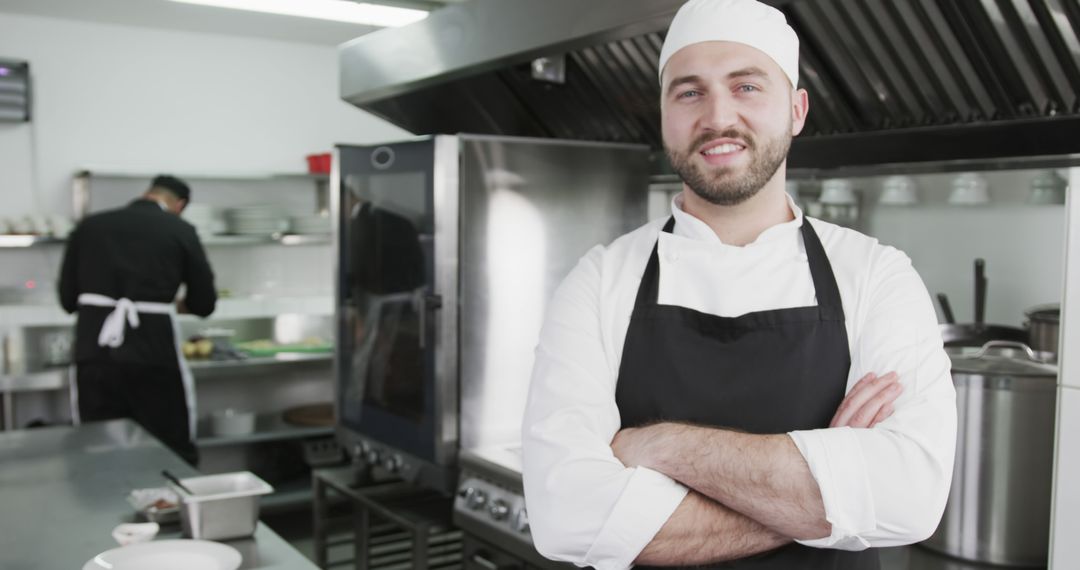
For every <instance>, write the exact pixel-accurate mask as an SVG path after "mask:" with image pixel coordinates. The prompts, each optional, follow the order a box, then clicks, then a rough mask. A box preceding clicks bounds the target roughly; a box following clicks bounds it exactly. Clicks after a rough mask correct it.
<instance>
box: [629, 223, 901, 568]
mask: <svg viewBox="0 0 1080 570" xmlns="http://www.w3.org/2000/svg"><path fill="white" fill-rule="evenodd" d="M674 225H675V219H674V218H672V219H670V220H669V221H668V223H667V224H666V225H665V226H664V230H663V231H665V232H669V233H670V232H671V230H672V229H673V228H674ZM801 233H802V239H803V243H804V244H805V248H806V256H807V262H808V263H809V265H810V273H811V276H812V277H813V282H814V288H815V290H816V293H817V302H818V304H817V306H812V307H798V308H793V309H776V310H769V311H758V312H753V313H747V314H745V315H742V316H739V317H719V316H716V315H710V314H707V313H702V312H700V311H695V310H693V309H689V308H685V307H677V306H672V305H660V304H658V303H657V295H658V290H659V280H660V261H659V256H658V254H657V247H656V246H654V247H653V251H652V255H651V256H650V258H649V262H648V265H647V266H646V268H645V273H644V275H643V276H642V279H641V285H640V286H639V289H638V295H637V301H636V302H635V304H634V311H633V313H632V315H631V318H630V326H629V328H628V330H627V333H626V343H625V345H624V347H623V356H622V362H621V364H620V366H619V378H618V385H617V387H616V391H615V397H616V402H617V404H618V407H619V413H620V415H621V417H622V427H624V428H628V427H636V426H641V425H645V424H649V423H655V422H660V421H673V422H687V423H693V424H698V425H706V426H715V427H723V428H730V429H733V430H739V431H743V432H748V433H755V434H781V433H787V432H790V431H794V430H808V429H817V428H825V427H828V425H829V421H830V420H831V419H832V416H833V414H834V413H835V412H836V409H837V407H839V405H840V402H841V401H843V399H844V394H845V392H846V388H847V378H848V370H849V368H850V366H851V357H850V354H849V348H848V339H847V331H846V329H845V327H844V310H843V307H842V306H841V302H840V291H839V289H838V288H837V286H836V279H835V277H834V276H833V272H832V268H831V266H830V265H829V260H828V257H827V256H826V255H825V250H824V248H823V247H822V245H821V241H820V240H819V239H818V236H817V234H816V233H815V232H814V229H813V227H811V225H810V222H809V220H805V219H804V220H803V224H802V230H801ZM738 278H739V277H738V276H737V275H734V276H732V279H738ZM716 540H725V537H723V536H717V537H716ZM706 567H707V568H737V569H740V570H744V569H746V570H750V569H752V570H796V569H798V570H824V569H837V570H839V569H844V570H876V569H877V568H879V562H878V555H877V552H876V551H874V550H866V551H862V552H849V551H841V550H832V549H818V548H810V547H807V546H802V545H800V544H797V543H792V544H788V545H786V546H783V547H781V548H778V549H776V550H772V551H769V552H765V553H761V554H758V555H755V556H751V557H748V558H743V559H740V560H735V561H730V562H726V563H718V564H714V565H710V566H706ZM638 568H644V567H642V566H638ZM697 568H703V567H701V566H698V567H697Z"/></svg>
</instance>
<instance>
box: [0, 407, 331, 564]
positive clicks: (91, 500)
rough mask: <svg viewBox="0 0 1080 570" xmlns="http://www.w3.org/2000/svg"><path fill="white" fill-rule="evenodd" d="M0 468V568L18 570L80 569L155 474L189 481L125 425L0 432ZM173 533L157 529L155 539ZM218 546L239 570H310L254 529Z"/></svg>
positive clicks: (127, 518) (158, 448)
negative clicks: (226, 548)
mask: <svg viewBox="0 0 1080 570" xmlns="http://www.w3.org/2000/svg"><path fill="white" fill-rule="evenodd" d="M0 464H2V465H3V466H4V467H3V469H0V504H2V505H4V508H3V510H2V511H0V528H3V529H4V532H2V533H0V566H2V567H4V568H12V569H14V568H18V569H20V570H55V569H57V568H81V567H82V565H83V564H84V563H85V562H86V561H88V560H89V559H91V558H93V557H94V555H96V554H98V553H100V552H103V551H105V550H108V549H111V548H115V547H116V546H117V544H116V541H115V540H113V538H112V537H111V536H110V532H111V531H112V529H113V528H114V527H115V526H116V525H118V524H120V523H123V522H131V521H132V520H133V516H134V514H135V513H134V510H133V509H132V508H131V506H130V505H129V504H128V503H127V501H126V500H125V497H126V496H127V494H128V493H129V492H130V491H131V490H132V489H137V488H147V487H157V486H161V484H162V483H163V479H162V477H161V475H160V474H159V472H160V470H161V469H169V470H171V471H173V472H175V473H177V474H178V475H181V476H185V475H195V474H196V472H195V471H193V470H192V469H191V467H189V466H188V465H187V464H186V463H184V462H183V461H182V460H180V458H179V457H177V456H175V455H173V454H172V453H171V452H170V451H168V449H166V448H165V447H164V446H163V445H161V443H159V442H158V441H157V440H155V439H154V438H153V437H151V436H150V435H149V434H148V433H147V432H145V431H143V430H142V429H141V428H139V427H138V426H137V425H136V424H134V423H133V422H130V421H128V420H115V421H109V422H101V423H93V424H85V425H83V426H80V427H76V428H71V427H55V428H43V429H35V430H28V431H15V432H6V433H0ZM28 513H33V521H34V524H27V521H28V520H29V519H27V516H28ZM179 532H180V531H179V528H176V527H173V528H169V527H165V528H164V529H163V530H162V533H160V534H159V535H158V537H157V538H158V539H164V538H177V537H178V536H179ZM226 544H229V545H230V546H233V547H235V548H236V549H237V550H239V551H240V553H241V554H242V555H243V558H244V561H243V564H242V566H241V568H243V569H267V570H269V569H274V570H285V569H289V570H293V569H295V570H314V569H315V566H314V565H312V564H311V563H310V562H309V561H308V560H307V559H306V558H304V556H303V555H301V554H300V553H299V552H297V551H296V550H295V549H294V548H293V547H292V546H290V545H289V544H288V543H287V542H285V541H284V540H282V539H281V537H280V536H278V535H277V534H275V533H274V532H273V531H272V530H270V529H269V528H267V527H266V526H264V525H263V524H261V523H260V524H259V525H258V526H257V528H256V530H255V535H254V536H253V537H252V538H248V539H244V540H236V541H230V542H227V543H226Z"/></svg>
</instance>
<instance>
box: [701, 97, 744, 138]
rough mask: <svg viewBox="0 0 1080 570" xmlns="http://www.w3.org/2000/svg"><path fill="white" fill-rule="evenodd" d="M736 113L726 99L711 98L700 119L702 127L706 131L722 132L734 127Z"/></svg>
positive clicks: (736, 120)
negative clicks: (706, 129)
mask: <svg viewBox="0 0 1080 570" xmlns="http://www.w3.org/2000/svg"><path fill="white" fill-rule="evenodd" d="M738 116H739V114H738V112H736V110H735V105H733V104H732V101H731V100H730V98H728V97H723V96H712V97H710V98H709V101H708V104H707V105H706V109H705V114H704V116H702V118H701V123H702V126H703V127H705V128H708V129H713V130H717V131H722V130H724V129H727V128H729V127H732V126H734V125H735V124H736V123H737V122H738Z"/></svg>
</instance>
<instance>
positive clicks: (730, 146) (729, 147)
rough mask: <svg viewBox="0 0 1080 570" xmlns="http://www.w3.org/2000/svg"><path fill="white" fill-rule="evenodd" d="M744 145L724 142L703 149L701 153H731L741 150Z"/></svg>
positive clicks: (717, 154)
mask: <svg viewBox="0 0 1080 570" xmlns="http://www.w3.org/2000/svg"><path fill="white" fill-rule="evenodd" d="M745 149H746V147H745V146H743V145H741V144H734V143H725V144H721V145H716V146H714V147H712V148H710V149H708V150H704V151H702V152H701V154H703V155H705V156H721V155H725V154H733V153H736V152H739V151H741V150H745Z"/></svg>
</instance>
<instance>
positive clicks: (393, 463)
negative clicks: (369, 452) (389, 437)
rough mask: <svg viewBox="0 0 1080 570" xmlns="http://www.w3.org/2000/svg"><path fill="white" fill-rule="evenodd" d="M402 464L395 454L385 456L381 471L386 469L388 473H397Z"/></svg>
mask: <svg viewBox="0 0 1080 570" xmlns="http://www.w3.org/2000/svg"><path fill="white" fill-rule="evenodd" d="M403 464H404V462H403V461H402V460H401V456H400V455H397V454H394V455H387V456H386V457H385V458H383V469H386V470H387V471H389V472H390V473H397V472H398V471H399V470H401V466H402V465H403Z"/></svg>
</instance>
